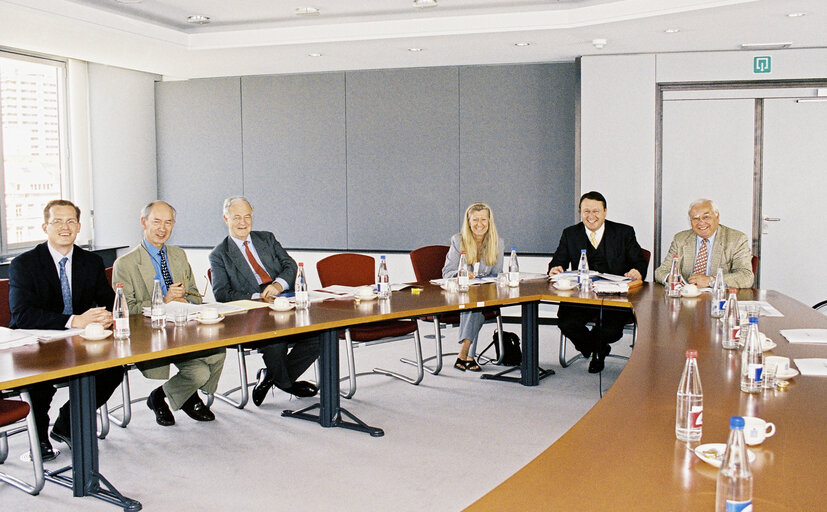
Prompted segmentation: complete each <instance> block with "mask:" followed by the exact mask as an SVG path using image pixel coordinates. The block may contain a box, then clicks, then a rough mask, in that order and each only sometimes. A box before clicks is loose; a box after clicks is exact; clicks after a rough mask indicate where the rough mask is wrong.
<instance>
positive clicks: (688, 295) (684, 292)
mask: <svg viewBox="0 0 827 512" xmlns="http://www.w3.org/2000/svg"><path fill="white" fill-rule="evenodd" d="M700 295H701V290H698V291H697V292H695V293H688V292H687V291H686V289H681V297H686V298H687V299H694V298H695V297H698V296H700Z"/></svg>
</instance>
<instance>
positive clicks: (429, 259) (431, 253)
mask: <svg viewBox="0 0 827 512" xmlns="http://www.w3.org/2000/svg"><path fill="white" fill-rule="evenodd" d="M448 249H450V247H448V246H447V245H426V246H425V247H420V248H419V249H414V250H413V251H411V264H412V265H413V270H414V275H415V276H416V280H417V282H419V283H427V282H428V281H430V280H431V279H440V278H442V267H443V266H445V256H447V255H448Z"/></svg>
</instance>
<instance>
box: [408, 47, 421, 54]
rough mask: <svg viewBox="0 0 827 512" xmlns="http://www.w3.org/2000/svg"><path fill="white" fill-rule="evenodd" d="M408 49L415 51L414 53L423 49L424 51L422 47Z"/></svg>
mask: <svg viewBox="0 0 827 512" xmlns="http://www.w3.org/2000/svg"><path fill="white" fill-rule="evenodd" d="M408 51H409V52H414V53H416V52H421V51H422V48H408Z"/></svg>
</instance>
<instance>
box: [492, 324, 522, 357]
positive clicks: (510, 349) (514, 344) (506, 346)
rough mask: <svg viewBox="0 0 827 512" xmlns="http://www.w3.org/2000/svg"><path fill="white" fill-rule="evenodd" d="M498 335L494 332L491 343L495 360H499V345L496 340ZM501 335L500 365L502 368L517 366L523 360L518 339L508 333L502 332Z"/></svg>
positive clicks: (511, 333)
mask: <svg viewBox="0 0 827 512" xmlns="http://www.w3.org/2000/svg"><path fill="white" fill-rule="evenodd" d="M498 334H499V332H497V331H494V339H493V341H492V343H493V345H494V348H495V350H496V351H497V359H498V360H499V359H500V344H499V342H498V341H499V340H498V339H497V336H498ZM503 334H504V335H503V356H502V361H501V363H500V364H502V365H503V366H519V365H520V363H521V362H522V360H523V353H522V351H521V350H520V337H519V336H517V335H516V334H514V333H513V332H508V331H504V333H503Z"/></svg>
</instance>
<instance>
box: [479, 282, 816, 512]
mask: <svg viewBox="0 0 827 512" xmlns="http://www.w3.org/2000/svg"><path fill="white" fill-rule="evenodd" d="M739 298H740V299H743V300H767V301H769V303H770V304H772V305H773V306H774V307H775V308H776V309H778V310H779V311H781V312H782V313H783V314H784V315H785V316H784V317H761V318H760V323H759V329H760V331H761V332H763V333H764V334H766V335H767V336H768V337H769V338H770V339H772V340H773V341H775V342H776V343H777V344H778V346H777V347H776V348H775V349H774V350H773V351H772V352H767V354H773V355H783V356H787V357H790V358H791V359H793V358H796V357H827V347H825V346H818V345H793V344H790V343H788V342H787V341H786V340H785V339H784V338H783V337H782V336H781V335H780V334H779V330H781V329H792V328H827V317H825V316H823V315H821V314H820V313H818V312H816V311H814V310H812V309H811V308H809V307H808V306H806V305H805V304H802V303H800V302H797V301H795V300H793V299H791V298H789V297H787V296H785V295H782V294H780V293H776V292H772V291H770V292H764V291H754V290H742V291H741V292H740V293H739ZM629 301H630V302H631V303H632V305H633V307H634V311H635V315H636V317H637V320H638V334H637V342H636V345H635V349H634V351H633V353H632V356H631V359H630V360H629V362H628V363H627V364H626V367H625V368H624V369H623V371H622V373H621V375H620V377H619V378H618V379H617V381H616V382H615V383H614V385H613V386H612V388H611V389H610V390H609V392H608V393H606V395H605V396H604V397H603V399H602V400H600V402H598V403H597V404H596V405H595V406H594V407H593V408H592V409H591V410H590V411H589V412H588V413H587V414H586V415H585V416H584V417H583V418H582V419H581V420H580V421H578V422H577V423H576V424H575V425H574V426H573V427H572V428H571V429H570V430H569V431H568V432H567V433H566V434H565V435H564V436H563V437H561V438H560V439H559V440H557V441H556V442H555V443H554V444H553V445H551V446H550V447H549V448H548V449H547V450H545V451H544V452H543V453H542V454H541V455H539V456H538V457H537V458H536V459H534V460H533V461H532V462H530V463H529V464H528V465H526V466H525V467H524V468H523V469H521V470H520V471H518V472H517V473H515V474H514V475H513V476H512V477H510V478H509V479H508V480H506V481H505V482H503V483H502V484H501V485H499V486H498V487H496V488H495V489H494V490H492V491H491V492H490V493H488V494H487V495H485V496H484V497H482V498H481V499H480V500H478V501H477V502H476V503H474V504H473V505H472V506H470V507H468V508H467V509H466V510H467V511H469V512H480V511H497V512H501V511H510V510H513V511H534V510H537V511H540V510H543V511H545V510H577V511H580V510H588V511H590V510H624V511H625V510H636V511H637V510H658V511H663V510H685V511H697V510H713V509H714V503H715V485H716V477H717V469H715V468H713V467H712V466H709V465H707V464H706V463H704V462H703V461H701V460H700V459H698V458H697V457H696V456H695V455H694V454H693V453H692V452H691V451H690V449H689V448H694V446H697V445H698V444H699V443H691V444H689V445H688V444H687V443H682V442H680V441H677V440H676V439H675V393H676V391H677V387H678V382H679V380H680V375H681V372H682V370H683V365H684V361H685V357H684V352H685V350H686V349H689V348H692V349H696V350H697V351H698V366H699V371H700V376H701V382H702V386H703V390H704V430H703V437H702V440H701V442H702V443H712V442H720V443H725V442H726V439H727V434H728V426H729V417H730V416H733V415H745V416H746V415H748V416H758V417H761V418H763V419H765V420H766V421H771V422H773V423H775V425H776V428H777V431H776V433H775V435H774V436H773V437H770V438H767V440H766V441H764V443H763V444H761V445H758V446H755V447H751V449H752V450H753V451H754V452H755V454H756V455H757V459H756V462H755V463H754V464H753V466H752V469H753V474H754V492H753V496H754V505H755V508H756V510H760V511H762V512H765V511H780V510H801V511H805V510H806V511H811V510H824V509H825V502H824V494H822V493H824V489H823V483H824V480H823V478H824V475H825V474H827V440H825V436H827V407H825V405H824V397H825V396H827V378H820V377H802V376H798V377H796V378H794V379H792V380H791V381H790V382H791V385H790V386H789V389H788V390H787V391H765V392H763V393H761V394H758V395H750V394H747V393H742V392H741V391H740V389H739V368H740V361H739V355H738V352H737V351H730V350H724V349H722V348H721V344H720V337H719V336H718V335H717V334H716V333H717V325H716V322H717V321H716V320H715V319H712V318H710V316H709V295H708V294H703V295H702V296H701V297H699V298H695V299H669V298H666V297H664V293H663V288H662V287H661V286H659V285H651V284H649V285H646V286H645V287H644V289H643V290H641V291H639V292H636V293H630V295H629ZM565 371H581V370H580V369H568V370H564V372H565ZM560 378H565V375H561V376H560Z"/></svg>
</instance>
